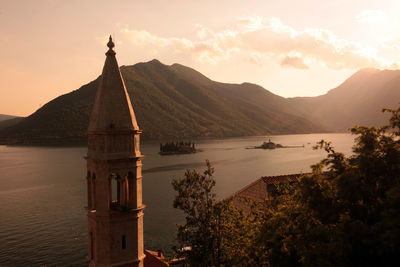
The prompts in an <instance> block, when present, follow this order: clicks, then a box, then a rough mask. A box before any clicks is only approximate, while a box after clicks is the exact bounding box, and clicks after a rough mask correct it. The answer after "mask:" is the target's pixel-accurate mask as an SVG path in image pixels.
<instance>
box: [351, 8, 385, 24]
mask: <svg viewBox="0 0 400 267" xmlns="http://www.w3.org/2000/svg"><path fill="white" fill-rule="evenodd" d="M356 19H357V21H358V22H360V23H380V24H386V23H388V22H389V19H388V16H387V15H386V13H385V12H383V11H381V10H376V9H367V10H363V11H362V12H361V13H359V14H358V15H357V16H356Z"/></svg>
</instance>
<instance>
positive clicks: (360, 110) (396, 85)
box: [289, 69, 400, 132]
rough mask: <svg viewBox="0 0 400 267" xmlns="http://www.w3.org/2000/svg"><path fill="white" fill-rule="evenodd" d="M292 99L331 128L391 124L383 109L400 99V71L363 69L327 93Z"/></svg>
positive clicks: (309, 115) (339, 128)
mask: <svg viewBox="0 0 400 267" xmlns="http://www.w3.org/2000/svg"><path fill="white" fill-rule="evenodd" d="M289 100H290V101H291V103H292V104H294V105H295V106H297V107H298V108H299V109H301V110H302V111H303V112H305V113H306V114H307V117H308V118H309V119H311V120H312V121H314V122H318V123H320V124H321V125H322V126H323V127H325V128H327V129H329V130H330V131H337V132H338V131H339V132H344V131H346V130H347V129H348V128H350V127H352V126H353V125H365V126H372V125H377V126H379V125H383V124H387V121H388V118H389V115H388V114H387V113H382V112H381V110H382V108H397V107H398V105H399V103H400V71H399V70H377V69H362V70H360V71H358V72H356V73H355V74H354V75H352V76H351V77H350V78H348V79H347V80H346V81H345V82H344V83H342V84H341V85H340V86H338V87H336V88H334V89H332V90H330V91H328V93H326V94H325V95H321V96H317V97H298V98H292V99H289Z"/></svg>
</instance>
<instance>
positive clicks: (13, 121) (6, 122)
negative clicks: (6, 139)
mask: <svg viewBox="0 0 400 267" xmlns="http://www.w3.org/2000/svg"><path fill="white" fill-rule="evenodd" d="M22 119H23V117H15V118H12V119H6V120H2V121H0V129H4V128H7V127H10V126H13V125H16V124H17V123H19V122H20V121H22Z"/></svg>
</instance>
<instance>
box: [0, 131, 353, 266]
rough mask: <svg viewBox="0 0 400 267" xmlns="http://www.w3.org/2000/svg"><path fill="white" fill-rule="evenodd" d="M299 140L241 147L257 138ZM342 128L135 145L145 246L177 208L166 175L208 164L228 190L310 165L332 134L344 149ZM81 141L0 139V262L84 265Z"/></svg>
mask: <svg viewBox="0 0 400 267" xmlns="http://www.w3.org/2000/svg"><path fill="white" fill-rule="evenodd" d="M268 138H271V141H273V142H275V143H280V144H282V145H287V146H294V145H303V144H304V148H284V149H275V150H263V149H246V148H247V147H252V146H257V145H260V144H261V143H262V142H263V141H268ZM353 138H354V137H353V136H351V135H349V134H308V135H281V136H271V137H268V136H264V137H243V138H229V139H212V140H202V141H198V142H196V145H197V149H200V150H202V152H199V153H196V154H189V155H174V156H160V155H158V149H159V144H158V143H147V144H142V145H141V151H142V153H143V154H144V155H145V158H144V160H143V163H144V171H143V191H144V192H143V201H144V203H145V204H146V205H147V208H146V209H145V217H144V218H145V233H144V234H145V247H146V248H147V249H153V250H156V249H159V248H161V249H163V250H166V251H168V250H169V249H170V248H171V246H172V245H173V236H174V232H175V228H176V227H175V225H176V224H177V223H179V222H182V220H183V215H182V213H180V212H179V211H177V210H174V209H173V208H172V202H173V198H174V192H173V189H172V186H171V180H172V179H173V178H176V177H183V174H184V170H185V169H188V168H195V169H197V170H200V171H201V170H203V169H204V166H205V160H206V159H209V160H210V161H211V163H212V165H213V167H215V175H214V177H215V179H216V181H217V185H216V193H217V195H218V196H219V197H222V198H223V197H227V196H230V195H232V194H233V193H235V192H236V191H238V190H239V189H241V188H243V187H244V186H246V185H247V184H249V183H251V182H253V181H255V180H257V179H258V178H260V177H261V176H269V175H281V174H290V173H299V172H304V173H305V172H309V171H310V168H309V166H310V165H311V164H314V163H316V162H318V161H319V160H320V159H322V158H323V156H324V155H325V152H324V151H320V150H319V151H315V150H313V149H312V146H313V145H314V144H315V143H316V142H317V141H319V140H321V139H325V140H329V141H332V143H333V146H334V147H335V149H336V150H337V151H340V152H344V153H346V154H349V153H351V146H352V145H353ZM86 151H87V148H86V147H69V148H68V147H61V148H60V147H6V146H0V202H1V203H2V205H0V216H1V220H0V240H1V242H0V266H85V263H86V261H85V258H86V254H87V253H86V247H87V240H86V236H87V220H86V210H85V209H84V207H85V206H86V178H85V175H86V165H85V164H86V162H85V160H84V159H83V157H84V155H85V154H86Z"/></svg>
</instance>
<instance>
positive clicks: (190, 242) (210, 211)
mask: <svg viewBox="0 0 400 267" xmlns="http://www.w3.org/2000/svg"><path fill="white" fill-rule="evenodd" d="M206 163H207V168H206V170H205V171H204V173H203V174H200V173H198V172H197V171H195V170H187V171H186V173H185V177H184V178H182V179H175V180H173V182H172V185H173V187H174V189H175V191H176V192H177V195H176V197H175V200H174V207H175V208H178V209H181V210H182V211H183V212H184V213H185V215H186V223H185V224H184V225H179V226H178V230H177V240H178V242H179V249H178V250H176V251H177V256H178V257H185V258H186V259H187V263H188V264H189V265H190V266H244V265H246V264H248V263H252V265H251V266H261V265H259V264H258V263H259V260H258V259H257V257H256V255H257V253H256V251H255V250H254V249H253V247H254V241H255V234H256V233H257V232H258V229H260V227H261V224H260V222H261V220H260V218H259V217H258V215H257V213H256V212H250V213H244V212H242V211H240V210H238V209H236V208H235V207H234V206H233V205H232V204H231V201H230V200H217V199H216V198H215V194H214V193H213V187H214V185H215V180H214V179H213V173H214V169H213V168H212V167H211V165H210V163H209V162H208V161H207V162H206ZM182 248H190V249H182ZM261 256H262V255H260V257H261Z"/></svg>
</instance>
